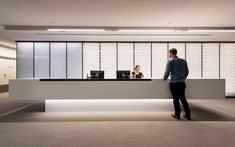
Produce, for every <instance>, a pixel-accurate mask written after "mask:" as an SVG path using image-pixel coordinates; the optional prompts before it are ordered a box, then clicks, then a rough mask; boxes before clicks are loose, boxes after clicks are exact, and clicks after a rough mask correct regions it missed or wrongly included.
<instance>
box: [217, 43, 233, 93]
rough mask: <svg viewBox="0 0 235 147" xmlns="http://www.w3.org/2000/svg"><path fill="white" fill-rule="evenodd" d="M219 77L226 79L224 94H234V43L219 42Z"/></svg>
mask: <svg viewBox="0 0 235 147" xmlns="http://www.w3.org/2000/svg"><path fill="white" fill-rule="evenodd" d="M220 56H221V60H220V63H221V66H220V72H221V78H224V79H226V82H225V83H226V95H227V96H235V43H221V45H220Z"/></svg>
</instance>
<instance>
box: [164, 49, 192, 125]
mask: <svg viewBox="0 0 235 147" xmlns="http://www.w3.org/2000/svg"><path fill="white" fill-rule="evenodd" d="M169 58H170V59H169V61H168V62H167V65H166V70H165V74H164V77H163V78H164V80H167V79H168V77H169V75H170V90H171V94H172V97H173V102H174V107H175V114H172V115H171V116H172V117H173V118H176V119H180V113H181V109H180V102H179V100H180V101H181V103H182V104H183V107H184V111H185V115H184V117H185V118H186V119H188V120H191V113H190V108H189V105H188V102H187V100H186V98H185V88H186V84H185V79H186V78H187V76H188V74H189V71H188V65H187V62H186V61H185V60H184V59H181V58H178V57H177V49H175V48H172V49H171V50H169Z"/></svg>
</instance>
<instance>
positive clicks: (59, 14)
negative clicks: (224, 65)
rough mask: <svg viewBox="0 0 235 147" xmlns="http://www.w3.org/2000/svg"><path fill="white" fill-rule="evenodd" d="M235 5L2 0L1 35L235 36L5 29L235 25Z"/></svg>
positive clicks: (214, 0)
mask: <svg viewBox="0 0 235 147" xmlns="http://www.w3.org/2000/svg"><path fill="white" fill-rule="evenodd" d="M234 6H235V1H234V0H20V1H19V0H0V39H1V40H5V41H15V40H78V41H79V40H135V41H139V40H141V41H143V40H144V41H145V40H149V41H159V40H160V41H162V40H163V41H166V40H168V41H170V40H171V41H178V40H179V41H180V40H185V41H190V40H192V41H194V40H196V41H214V40H216V41H235V33H200V34H198V33H195V34H196V35H195V34H187V33H186V35H184V34H185V33H176V35H175V34H173V35H172V34H167V35H166V34H155V35H153V34H151V35H148V34H145V35H142V34H128V33H124V34H123V33H116V32H107V33H102V34H99V33H98V34H97V33H93V34H89V33H88V34H87V33H61V32H60V33H54V32H48V31H46V30H27V31H26V30H5V29H4V26H96V27H97V26H102V27H234V26H235V19H234V14H235V9H234ZM177 34H180V35H177Z"/></svg>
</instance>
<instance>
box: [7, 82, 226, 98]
mask: <svg viewBox="0 0 235 147" xmlns="http://www.w3.org/2000/svg"><path fill="white" fill-rule="evenodd" d="M186 83H187V88H186V96H187V98H189V99H224V98H225V80H224V79H189V80H186ZM9 97H10V98H11V99H18V100H45V99H170V98H172V97H171V94H170V90H169V83H168V81H163V80H162V79H141V80H139V79H127V80H118V79H102V80H100V79H16V80H10V82H9Z"/></svg>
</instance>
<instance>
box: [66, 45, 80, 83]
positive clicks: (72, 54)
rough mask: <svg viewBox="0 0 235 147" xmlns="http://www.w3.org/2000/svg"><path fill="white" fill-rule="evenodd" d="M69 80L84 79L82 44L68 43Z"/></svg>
mask: <svg viewBox="0 0 235 147" xmlns="http://www.w3.org/2000/svg"><path fill="white" fill-rule="evenodd" d="M67 78H74V79H81V78H82V43H67Z"/></svg>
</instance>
